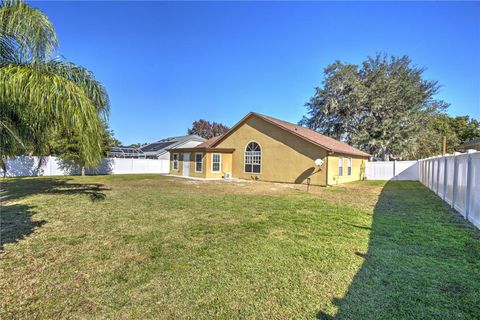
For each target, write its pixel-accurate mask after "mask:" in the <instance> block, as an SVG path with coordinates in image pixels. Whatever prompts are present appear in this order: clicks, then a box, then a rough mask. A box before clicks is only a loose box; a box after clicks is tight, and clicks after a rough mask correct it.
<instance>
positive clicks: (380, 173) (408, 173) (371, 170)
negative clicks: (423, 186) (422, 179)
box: [365, 161, 419, 181]
mask: <svg viewBox="0 0 480 320" xmlns="http://www.w3.org/2000/svg"><path fill="white" fill-rule="evenodd" d="M418 171H419V170H418V161H378V162H367V164H366V168H365V173H366V176H367V179H368V180H413V181H418V179H419V177H418Z"/></svg>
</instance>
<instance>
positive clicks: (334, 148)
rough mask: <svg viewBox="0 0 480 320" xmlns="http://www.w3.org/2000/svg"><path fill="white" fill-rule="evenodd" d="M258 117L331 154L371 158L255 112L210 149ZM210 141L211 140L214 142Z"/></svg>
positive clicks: (330, 139)
mask: <svg viewBox="0 0 480 320" xmlns="http://www.w3.org/2000/svg"><path fill="white" fill-rule="evenodd" d="M253 116H255V117H258V118H260V119H262V120H264V121H266V122H268V123H271V124H273V125H274V126H276V127H278V128H280V129H283V130H285V131H287V132H289V133H291V134H293V135H296V136H298V137H300V138H302V139H304V140H306V141H309V142H311V143H313V144H315V145H317V146H319V147H321V148H323V149H325V150H327V151H329V152H332V153H341V154H347V155H355V156H362V157H370V156H371V155H370V154H368V153H366V152H363V151H361V150H358V149H357V148H354V147H352V146H350V145H348V144H346V143H344V142H341V141H338V140H335V139H333V138H330V137H327V136H325V135H323V134H321V133H318V132H316V131H313V130H311V129H308V128H305V127H302V126H299V125H296V124H293V123H290V122H286V121H283V120H279V119H276V118H273V117H269V116H266V115H263V114H259V113H255V112H250V113H249V114H247V115H246V116H245V117H244V118H243V119H242V120H240V121H239V122H238V123H237V124H236V125H234V126H233V127H232V128H231V129H230V130H229V131H228V132H226V133H225V134H223V135H221V136H219V137H215V138H216V139H215V138H212V139H215V140H213V141H212V142H211V143H210V144H209V147H215V146H216V145H218V144H219V143H220V142H221V141H222V140H223V139H225V138H226V137H227V136H229V135H230V134H231V133H233V132H234V131H235V130H236V129H237V128H239V127H240V126H241V125H242V124H243V123H244V122H245V121H246V120H248V119H249V118H250V117H253ZM212 139H210V140H212ZM210 140H208V141H206V142H204V143H209V142H210Z"/></svg>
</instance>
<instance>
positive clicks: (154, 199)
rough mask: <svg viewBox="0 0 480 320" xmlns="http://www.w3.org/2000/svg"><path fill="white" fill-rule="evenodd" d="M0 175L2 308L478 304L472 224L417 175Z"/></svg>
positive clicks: (43, 312) (201, 314) (469, 314)
mask: <svg viewBox="0 0 480 320" xmlns="http://www.w3.org/2000/svg"><path fill="white" fill-rule="evenodd" d="M304 189H305V188H304V187H303V186H290V185H281V184H269V183H262V182H192V181H189V180H183V179H174V178H167V177H160V176H155V175H131V176H98V177H68V178H26V179H10V180H4V181H3V182H2V193H1V197H2V211H1V219H2V221H1V240H2V249H1V252H0V268H1V269H0V271H1V276H0V318H1V319H10V318H15V319H18V318H24V319H31V318H42V319H46V318H49V319H53V318H116V319H119V318H120V319H121V318H156V319H187V318H188V319H212V318H223V319H232V318H235V319H237V318H241V319H243V318H265V319H288V318H295V319H315V318H320V319H334V318H335V319H409V318H411V319H432V318H443V319H474V318H477V319H478V318H480V231H479V230H476V229H475V228H474V227H472V226H471V225H469V224H468V223H466V222H464V221H463V220H462V218H460V217H459V216H458V215H457V214H455V213H454V212H452V211H451V210H450V209H449V207H448V206H447V205H446V204H444V203H443V202H441V201H440V200H439V199H438V198H437V197H436V196H435V195H434V194H433V193H431V192H430V191H429V190H427V189H426V188H424V187H423V186H422V185H420V184H419V183H416V182H389V183H385V182H358V183H351V184H347V185H344V186H338V187H333V188H313V190H312V191H311V193H306V192H305V190H304Z"/></svg>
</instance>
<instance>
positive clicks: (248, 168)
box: [245, 142, 262, 173]
mask: <svg viewBox="0 0 480 320" xmlns="http://www.w3.org/2000/svg"><path fill="white" fill-rule="evenodd" d="M261 163H262V149H260V145H259V144H258V143H256V142H250V143H249V144H248V145H247V147H246V148H245V172H249V173H260V165H261Z"/></svg>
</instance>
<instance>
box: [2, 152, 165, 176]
mask: <svg viewBox="0 0 480 320" xmlns="http://www.w3.org/2000/svg"><path fill="white" fill-rule="evenodd" d="M5 164H6V168H7V172H6V174H5V176H6V177H35V176H63V175H79V174H80V172H81V171H80V166H78V165H77V164H74V163H71V162H68V161H63V160H61V159H59V158H57V157H51V156H50V157H27V156H21V157H14V158H8V159H7V161H6V163H5ZM169 165H170V162H169V161H168V160H157V159H125V158H106V159H103V160H102V162H101V163H100V165H99V166H98V167H96V168H87V169H86V174H88V175H92V174H130V173H159V174H167V173H168V172H169ZM0 175H1V176H3V175H4V172H3V169H0Z"/></svg>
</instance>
